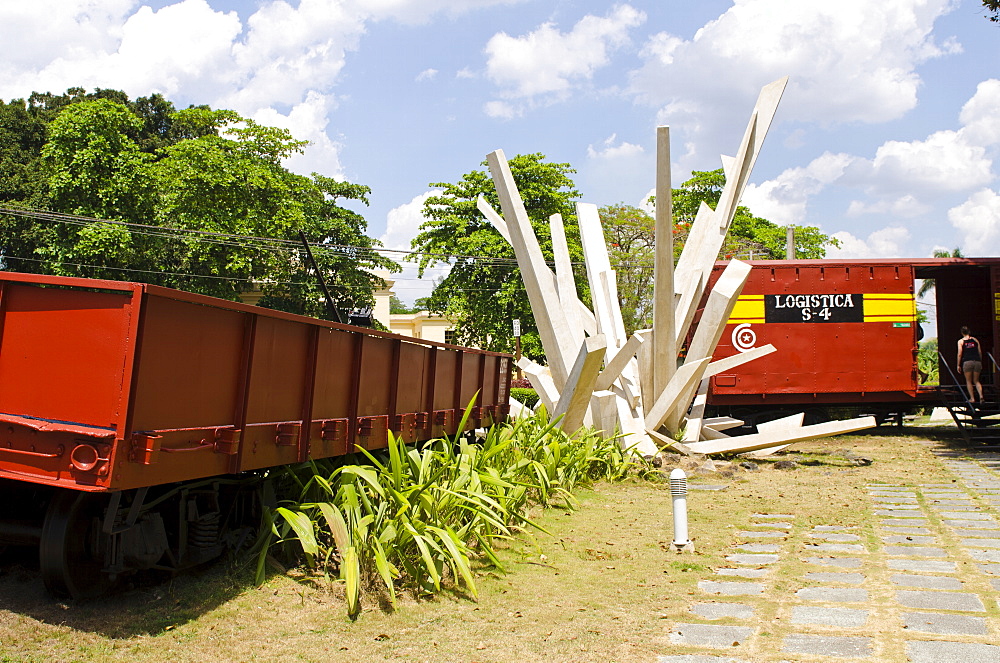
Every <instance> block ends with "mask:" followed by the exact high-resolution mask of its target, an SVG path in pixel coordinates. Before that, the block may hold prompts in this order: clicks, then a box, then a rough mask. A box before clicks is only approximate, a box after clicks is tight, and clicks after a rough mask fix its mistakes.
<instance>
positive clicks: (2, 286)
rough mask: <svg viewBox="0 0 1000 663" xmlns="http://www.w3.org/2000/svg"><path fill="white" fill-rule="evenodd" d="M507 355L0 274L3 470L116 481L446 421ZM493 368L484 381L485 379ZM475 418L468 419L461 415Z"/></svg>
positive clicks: (183, 472)
mask: <svg viewBox="0 0 1000 663" xmlns="http://www.w3.org/2000/svg"><path fill="white" fill-rule="evenodd" d="M509 382H510V362H509V356H507V355H498V354H497V353H490V352H482V351H478V350H468V349H465V350H463V349H455V348H453V347H446V346H444V345H443V344H439V343H432V342H428V341H422V340H417V339H410V338H406V337H401V336H395V335H391V334H385V333H382V332H374V331H371V330H365V329H360V328H357V327H350V326H347V325H339V324H335V323H328V322H324V321H319V320H314V319H311V318H305V317H301V316H294V315H290V314H287V313H280V312H275V311H267V310H265V309H259V308H256V307H249V306H246V305H243V304H236V303H232V302H226V301H223V300H218V299H213V298H210V297H204V296H201V295H193V294H190V293H183V292H179V291H173V290H169V289H167V288H160V287H156V286H146V285H143V284H134V283H120V282H113V281H93V280H87V279H63V278H60V277H49V276H36V275H25V274H14V273H0V476H4V477H9V478H12V479H18V480H25V481H34V482H38V483H44V484H49V485H56V486H64V487H68V488H73V489H77V490H95V491H100V490H120V489H126V488H135V487H139V486H148V485H156V484H162V483H170V482H176V481H183V480H188V479H196V478H203V477H209V476H215V475H219V474H225V473H230V472H239V471H244V470H248V469H257V468H264V467H270V466H274V465H280V464H285V463H290V462H295V461H296V460H299V461H301V460H304V459H305V458H307V457H310V456H311V457H314V458H321V457H326V456H332V455H338V454H343V453H349V452H351V451H353V450H354V449H355V448H356V447H364V448H368V449H376V448H379V447H383V446H385V444H386V440H387V438H388V435H389V432H390V431H393V432H394V433H396V434H398V435H400V436H401V437H402V438H403V439H404V440H406V441H417V440H423V439H428V438H430V437H432V436H438V435H442V434H451V433H454V432H455V427H456V426H457V421H458V419H459V418H460V416H461V408H462V407H465V405H466V404H467V403H463V402H461V400H462V398H471V394H473V393H475V391H476V390H477V389H481V394H480V396H479V398H478V400H477V403H476V411H475V414H476V415H477V418H479V419H482V420H485V419H486V418H489V419H491V420H493V419H496V418H500V417H502V416H503V415H504V414H505V411H506V407H507V389H508V387H509ZM481 383H487V384H481ZM472 425H475V422H473V421H470V423H469V426H472Z"/></svg>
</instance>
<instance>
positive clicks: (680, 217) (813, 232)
mask: <svg viewBox="0 0 1000 663" xmlns="http://www.w3.org/2000/svg"><path fill="white" fill-rule="evenodd" d="M725 186H726V175H725V173H724V172H723V170H722V169H721V168H719V169H718V170H710V171H698V170H696V171H692V173H691V179H689V180H687V181H686V182H683V183H682V184H681V187H680V188H679V189H674V190H673V196H672V206H673V211H674V222H675V223H676V224H677V226H678V230H679V236H678V237H677V243H679V244H683V242H684V240H685V239H686V236H687V230H688V229H690V227H691V224H692V223H693V222H694V220H695V217H696V216H697V214H698V208H699V207H700V206H701V203H702V202H704V203H706V204H707V205H708V206H709V207H711V208H712V209H715V207H716V205H718V203H719V199H720V198H721V197H722V190H723V188H724V187H725ZM787 232H788V228H787V226H779V225H777V224H776V223H772V222H771V221H768V220H767V219H764V218H761V217H759V216H755V215H754V214H753V213H752V212H751V211H750V210H749V209H748V208H747V207H745V206H743V205H740V206H738V207H737V208H736V213H735V214H734V215H733V222H732V224H731V225H730V227H729V234H728V235H727V236H726V241H725V243H724V244H723V247H722V251H721V252H720V254H719V258H720V259H726V258H741V259H755V260H768V259H773V260H779V259H783V258H785V257H786V256H785V245H786V239H787ZM830 246H839V243H838V242H837V240H836V239H835V238H833V237H830V236H828V235H824V234H823V233H821V232H820V230H819V228H816V227H814V226H796V228H795V252H796V255H795V257H796V258H806V259H814V258H823V257H825V256H826V249H827V247H830Z"/></svg>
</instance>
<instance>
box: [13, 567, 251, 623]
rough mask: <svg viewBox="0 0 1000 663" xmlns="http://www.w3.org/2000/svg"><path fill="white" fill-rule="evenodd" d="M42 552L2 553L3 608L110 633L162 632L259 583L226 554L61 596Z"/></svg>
mask: <svg viewBox="0 0 1000 663" xmlns="http://www.w3.org/2000/svg"><path fill="white" fill-rule="evenodd" d="M36 555H37V552H36V551H35V550H31V549H27V548H24V549H10V550H8V551H6V552H5V553H4V554H3V555H2V556H0V610H6V611H10V612H13V613H16V614H19V615H23V616H25V617H29V618H32V619H35V620H38V621H40V622H44V623H47V624H54V625H61V626H67V627H70V628H72V629H76V630H79V631H87V632H91V633H96V634H100V635H103V636H105V637H108V638H115V639H123V638H131V637H134V636H138V635H158V634H160V633H163V632H164V631H168V630H170V629H172V628H176V627H178V626H180V625H182V624H185V623H187V622H189V621H192V620H196V619H198V618H199V617H200V616H202V615H203V614H205V613H206V612H209V611H211V610H214V609H215V608H217V607H219V606H220V605H222V604H224V603H226V602H228V601H230V600H232V599H233V598H235V597H236V596H238V595H240V594H242V593H243V592H245V591H247V590H249V589H252V588H253V583H252V574H251V573H250V570H249V569H248V568H246V567H245V566H243V567H242V568H241V567H240V566H238V565H237V563H236V562H235V561H230V560H223V561H218V562H215V563H213V564H210V565H208V566H205V567H202V568H199V569H195V570H193V571H189V572H186V573H184V574H183V575H178V576H176V577H173V578H169V579H165V580H164V578H163V576H160V577H159V578H153V577H144V578H141V579H134V580H132V581H131V584H130V585H126V586H125V587H124V588H123V590H122V591H119V592H118V593H115V594H112V595H110V596H105V597H102V598H99V599H93V600H87V601H73V600H60V599H56V598H53V597H52V596H51V595H50V594H49V593H48V592H46V590H45V586H44V584H43V582H42V577H41V574H40V573H39V571H38V563H37V558H36ZM156 580H160V582H159V583H158V584H153V583H154V582H155V581H156Z"/></svg>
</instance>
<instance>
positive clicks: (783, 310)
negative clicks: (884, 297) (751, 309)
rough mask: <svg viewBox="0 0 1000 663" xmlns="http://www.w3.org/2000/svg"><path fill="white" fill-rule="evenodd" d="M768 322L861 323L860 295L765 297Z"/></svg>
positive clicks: (862, 313) (862, 316)
mask: <svg viewBox="0 0 1000 663" xmlns="http://www.w3.org/2000/svg"><path fill="white" fill-rule="evenodd" d="M764 319H765V320H766V321H767V322H864V319H865V313H864V304H863V296H862V295H847V294H826V295H765V296H764Z"/></svg>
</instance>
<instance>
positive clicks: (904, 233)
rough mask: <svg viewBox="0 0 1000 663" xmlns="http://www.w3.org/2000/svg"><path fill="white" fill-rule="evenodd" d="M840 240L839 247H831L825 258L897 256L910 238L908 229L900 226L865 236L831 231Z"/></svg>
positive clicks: (900, 254)
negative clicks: (860, 236)
mask: <svg viewBox="0 0 1000 663" xmlns="http://www.w3.org/2000/svg"><path fill="white" fill-rule="evenodd" d="M832 237H834V238H835V239H837V240H839V241H840V248H836V247H831V248H828V249H827V251H826V257H827V258H898V257H900V256H902V255H903V254H904V247H905V245H906V243H907V242H909V240H910V231H909V230H907V229H906V228H903V227H901V226H890V227H888V228H882V229H881V230H876V231H875V232H873V233H871V234H870V235H868V237H866V238H859V237H855V236H854V235H852V234H851V233H849V232H838V233H833V235H832Z"/></svg>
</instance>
